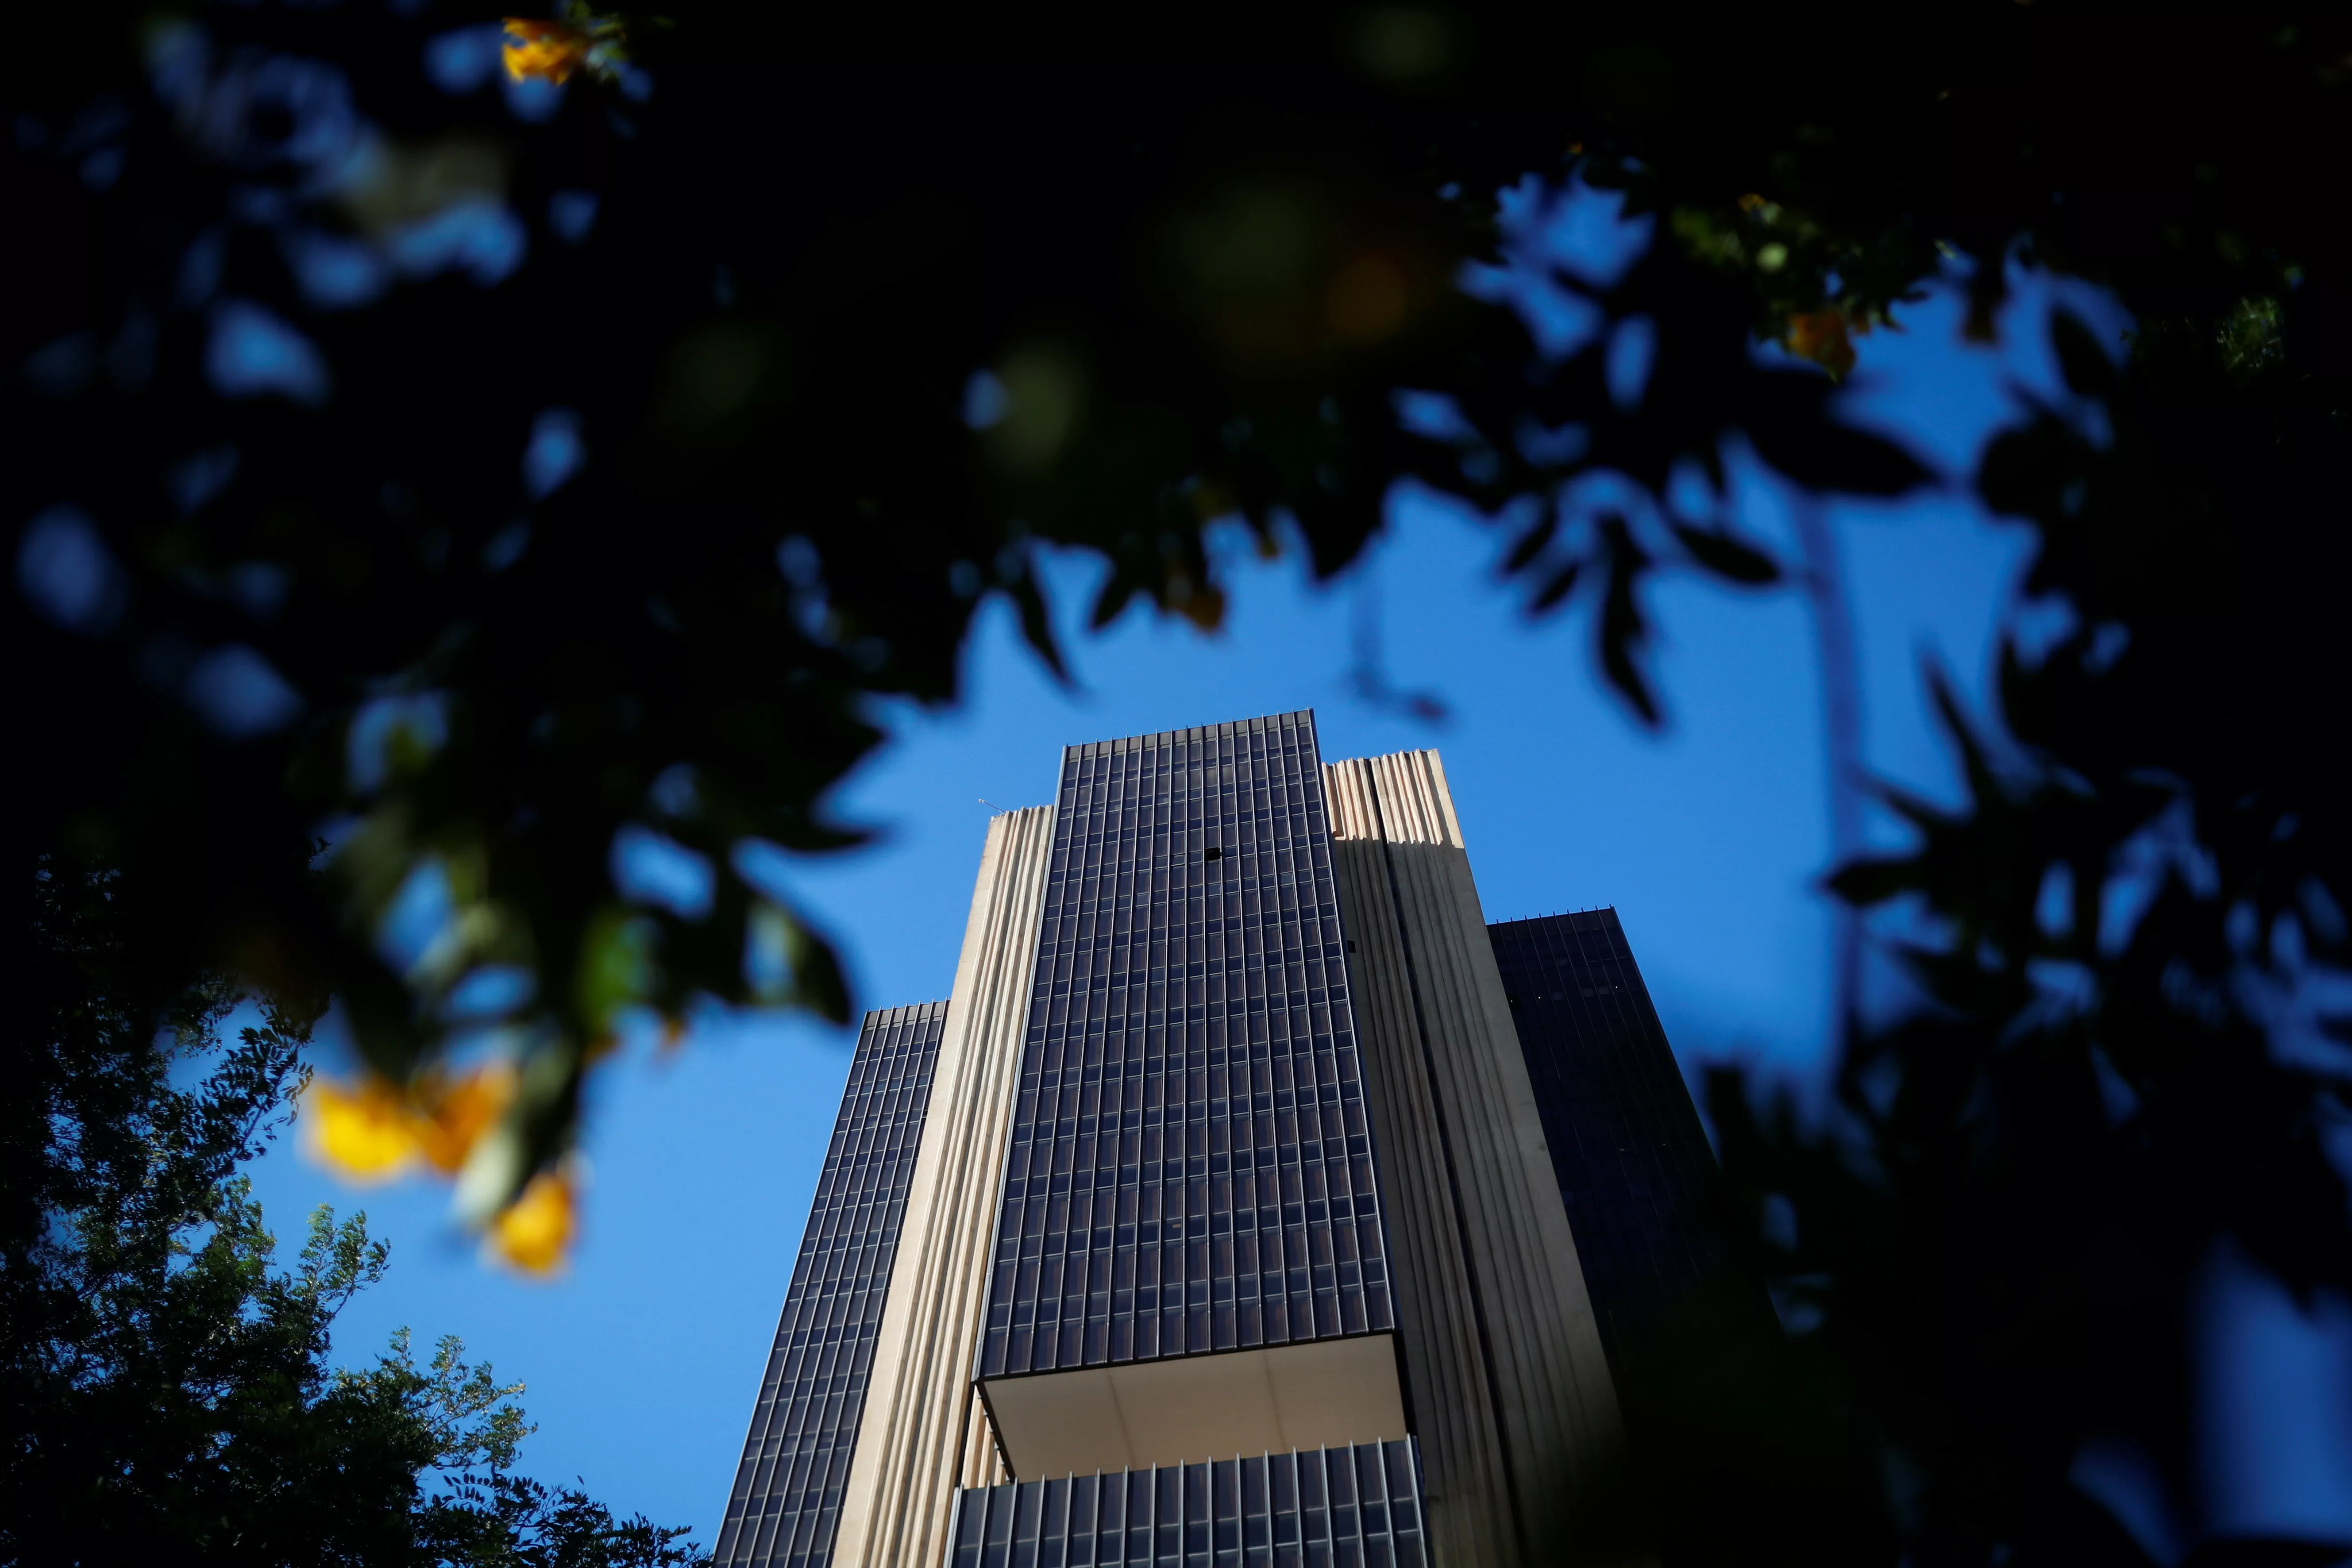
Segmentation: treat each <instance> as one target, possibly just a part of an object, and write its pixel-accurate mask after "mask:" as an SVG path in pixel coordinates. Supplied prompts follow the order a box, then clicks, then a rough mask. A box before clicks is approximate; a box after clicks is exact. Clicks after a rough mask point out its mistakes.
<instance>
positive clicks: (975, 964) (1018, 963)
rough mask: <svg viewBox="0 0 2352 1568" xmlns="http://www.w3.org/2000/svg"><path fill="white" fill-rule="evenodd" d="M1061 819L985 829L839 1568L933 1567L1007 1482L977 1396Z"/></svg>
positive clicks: (1012, 821)
mask: <svg viewBox="0 0 2352 1568" xmlns="http://www.w3.org/2000/svg"><path fill="white" fill-rule="evenodd" d="M1053 828H1054V808H1053V807H1051V806H1033V807H1030V808H1028V809H1026V810H1023V811H1011V812H1006V813H1004V814H1003V815H1002V816H997V817H995V818H994V819H992V821H991V822H990V823H989V827H988V843H987V847H986V848H985V849H984V850H983V851H982V856H981V862H980V879H979V882H978V885H977V886H976V887H975V888H974V889H973V890H972V899H971V917H970V919H969V920H968V921H967V922H966V924H965V926H964V940H963V952H962V954H961V956H960V957H959V959H958V960H957V963H956V978H955V990H954V992H953V993H952V1000H951V1001H950V1005H949V1010H948V1018H947V1026H946V1029H945V1032H944V1034H943V1035H942V1037H941V1038H940V1055H939V1065H938V1067H937V1068H935V1069H934V1071H933V1075H932V1079H931V1098H930V1106H929V1111H928V1112H927V1114H926V1116H925V1119H924V1122H923V1137H922V1143H921V1147H920V1150H919V1152H918V1154H917V1156H916V1164H915V1174H914V1181H913V1184H912V1187H911V1190H910V1191H909V1193H908V1200H907V1213H906V1218H905V1220H904V1222H903V1223H902V1224H901V1226H900V1228H899V1238H898V1259H897V1262H896V1264H895V1265H894V1266H893V1268H892V1269H891V1274H890V1291H889V1297H888V1300H887V1303H886V1304H885V1306H884V1308H883V1316H882V1327H881V1331H880V1333H879V1334H878V1335H877V1339H876V1345H875V1352H874V1366H873V1370H872V1372H871V1373H870V1375H869V1378H868V1383H867V1389H866V1410H865V1415H864V1418H863V1420H862V1422H861V1423H860V1425H859V1427H858V1433H857V1447H856V1457H855V1458H854V1459H853V1460H852V1462H851V1465H850V1471H849V1484H848V1488H847V1489H846V1491H845V1495H844V1496H843V1499H842V1509H841V1524H840V1530H839V1532H838V1533H837V1534H836V1535H835V1538H834V1550H833V1562H834V1563H835V1565H836V1568H936V1565H937V1564H939V1563H941V1562H943V1561H944V1560H945V1557H946V1553H947V1547H948V1531H949V1528H950V1523H951V1520H950V1513H951V1510H952V1509H953V1507H954V1503H955V1496H956V1491H957V1489H958V1488H961V1487H975V1486H992V1485H994V1484H995V1483H997V1482H998V1481H1000V1480H1002V1479H1004V1476H1003V1470H1002V1468H1001V1467H1000V1466H999V1465H998V1463H997V1458H996V1452H995V1447H994V1444H993V1442H992V1439H991V1438H990V1436H989V1435H988V1431H987V1426H986V1422H985V1420H984V1419H983V1418H982V1415H980V1413H979V1411H978V1409H977V1407H976V1402H975V1401H974V1400H973V1398H972V1394H971V1374H972V1354H973V1351H974V1348H975V1347H976V1345H977V1344H978V1342H979V1333H980V1317H981V1308H982V1300H983V1298H984V1296H985V1294H986V1290H987V1285H988V1262H989V1258H988V1248H989V1242H990V1239H991V1237H992V1235H993V1228H994V1225H995V1220H996V1203H997V1197H998V1194H999V1193H1000V1192H1001V1191H1002V1189H1003V1160H1004V1143H1005V1128H1006V1124H1007V1119H1008V1118H1009V1117H1010V1116H1011V1114H1012V1110H1013V1085H1014V1082H1015V1080H1016V1079H1017V1077H1018V1075H1019V1072H1020V1067H1021V1047H1022V1039H1023V1036H1024V1032H1025V1029H1026V1026H1027V1024H1028V1018H1029V988H1030V983H1031V977H1032V972H1033V971H1034V966H1035V963H1036V952H1037V922H1038V916H1039V913H1040V911H1041V910H1042V908H1043V900H1044V897H1045V869H1046V862H1047V853H1048V851H1049V849H1050V848H1051V847H1052V844H1053V837H1054V834H1053Z"/></svg>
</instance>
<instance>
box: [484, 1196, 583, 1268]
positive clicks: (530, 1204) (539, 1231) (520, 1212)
mask: <svg viewBox="0 0 2352 1568" xmlns="http://www.w3.org/2000/svg"><path fill="white" fill-rule="evenodd" d="M578 1229H579V1219H578V1216H577V1214H576V1212H575V1209H574V1197H573V1194H572V1184H571V1182H570V1181H568V1180H567V1179H565V1178H564V1177H562V1176H561V1175H557V1174H554V1173H550V1172H546V1171H542V1172H541V1173H539V1174H538V1175H536V1176H533V1177H532V1178H531V1179H530V1185H529V1186H527V1187H525V1188H523V1190H522V1195H521V1196H520V1197H519V1198H517V1199H515V1201H514V1202H512V1203H510V1204H509V1205H507V1206H506V1207H505V1208H504V1209H503V1210H501V1211H500V1212H499V1216H498V1218H496V1219H494V1220H492V1221H491V1222H490V1246H491V1247H493V1248H494V1249H495V1250H496V1251H497V1253H498V1255H499V1257H500V1258H505V1259H506V1260H507V1261H508V1262H509V1263H511V1264H513V1265H514V1266H515V1267H516V1268H520V1269H521V1270H523V1271H524V1272H525V1273H528V1274H548V1273H552V1272H553V1271H554V1270H555V1269H556V1268H558V1267H559V1266H560V1265H561V1264H562V1262H563V1259H564V1257H565V1255H566V1254H567V1253H569V1252H570V1251H571V1250H572V1236H573V1234H574V1232H576V1231H577V1230H578Z"/></svg>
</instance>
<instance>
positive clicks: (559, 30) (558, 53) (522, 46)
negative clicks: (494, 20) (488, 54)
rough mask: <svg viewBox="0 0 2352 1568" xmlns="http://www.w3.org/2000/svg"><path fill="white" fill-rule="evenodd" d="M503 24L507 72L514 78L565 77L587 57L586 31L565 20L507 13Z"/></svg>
mask: <svg viewBox="0 0 2352 1568" xmlns="http://www.w3.org/2000/svg"><path fill="white" fill-rule="evenodd" d="M506 24H507V40H506V62H507V75H508V76H509V77H511V78H513V79H515V80H517V81H525V80H528V79H531V78H533V77H536V78H538V79H540V80H541V81H551V82H563V81H568V80H570V79H571V77H572V72H573V71H575V70H578V69H579V68H580V67H581V65H582V63H583V62H584V61H585V60H586V59H587V58H588V49H589V42H590V41H589V37H588V35H587V34H586V33H583V32H582V31H581V30H580V29H579V28H577V27H575V26H572V25H571V24H570V23H568V22H540V21H534V20H532V19H531V18H530V17H528V16H509V17H508V18H507V19H506Z"/></svg>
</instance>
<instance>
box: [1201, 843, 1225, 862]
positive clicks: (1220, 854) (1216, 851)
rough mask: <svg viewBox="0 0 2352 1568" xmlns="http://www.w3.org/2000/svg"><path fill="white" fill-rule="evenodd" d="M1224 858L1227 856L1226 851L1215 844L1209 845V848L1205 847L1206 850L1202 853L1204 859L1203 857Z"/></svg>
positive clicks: (1205, 858) (1209, 858)
mask: <svg viewBox="0 0 2352 1568" xmlns="http://www.w3.org/2000/svg"><path fill="white" fill-rule="evenodd" d="M1201 858H1202V859H1203V860H1222V859H1223V858H1225V852H1224V851H1223V850H1222V849H1220V848H1218V847H1216V846H1215V845H1213V844H1212V845H1210V846H1209V847H1208V848H1207V849H1205V850H1203V851H1202V853H1201Z"/></svg>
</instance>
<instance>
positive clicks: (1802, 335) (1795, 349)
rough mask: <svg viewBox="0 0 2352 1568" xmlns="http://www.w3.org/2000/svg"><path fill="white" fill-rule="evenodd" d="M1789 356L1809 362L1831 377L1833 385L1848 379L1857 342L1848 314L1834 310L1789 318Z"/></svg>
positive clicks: (1787, 339)
mask: <svg viewBox="0 0 2352 1568" xmlns="http://www.w3.org/2000/svg"><path fill="white" fill-rule="evenodd" d="M1783 341H1784V342H1786V343H1787V344H1788V345H1789V352H1790V353H1792V354H1795V355H1796V356H1797V357H1798V358H1799V359H1809V360H1811V361H1812V362H1813V363H1815V364H1817V365H1820V366H1821V367H1822V369H1823V370H1825V371H1828V372H1829V373H1830V379H1832V381H1843V380H1844V379H1845V374H1846V372H1848V371H1850V370H1852V369H1853V336H1852V330H1851V329H1850V328H1849V326H1848V324H1847V322H1846V319H1845V312H1844V311H1843V310H1839V309H1837V308H1836V307H1835V306H1832V307H1831V308H1829V309H1828V310H1808V311H1806V312H1805V313H1804V314H1802V315H1800V316H1791V317H1790V318H1789V335H1788V337H1787V338H1786V339H1784V340H1783Z"/></svg>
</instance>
